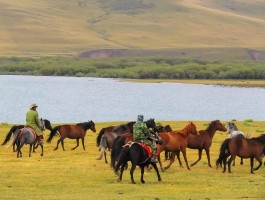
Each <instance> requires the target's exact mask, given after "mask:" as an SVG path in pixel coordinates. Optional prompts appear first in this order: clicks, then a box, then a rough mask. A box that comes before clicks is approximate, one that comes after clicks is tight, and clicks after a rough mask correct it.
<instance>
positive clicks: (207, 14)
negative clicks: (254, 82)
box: [0, 0, 265, 56]
mask: <svg viewBox="0 0 265 200" xmlns="http://www.w3.org/2000/svg"><path fill="white" fill-rule="evenodd" d="M0 6H1V12H0V52H1V55H6V56H14V55H15V56H18V55H28V56H29V55H62V54H64V55H68V54H75V53H78V52H80V51H85V50H91V49H105V48H122V49H165V48H168V49H176V48H180V49H184V48H190V49H196V48H202V49H203V48H211V47H215V48H227V49H228V50H229V48H231V47H239V48H242V49H243V48H251V49H256V50H264V44H265V39H264V37H262V35H263V33H264V31H265V26H264V24H265V22H264V8H265V5H264V3H263V2H262V1H261V0H252V1H248V2H247V1H244V2H239V1H236V0H232V1H218V0H204V1H198V0H186V1H172V0H163V1H161V0H143V1H128V0H127V1H124V0H111V1H110V0H98V1H92V0H80V1H63V0H57V1H54V0H39V1H34V0H26V1H23V2H22V1H19V0H13V1H9V0H0ZM18 33H19V34H18ZM202 52H204V53H207V49H206V50H205V51H202ZM235 53H237V52H235ZM211 55H213V56H214V55H215V52H214V51H213V52H211ZM230 55H233V54H228V56H230Z"/></svg>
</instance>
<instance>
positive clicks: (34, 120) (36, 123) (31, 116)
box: [26, 103, 43, 144]
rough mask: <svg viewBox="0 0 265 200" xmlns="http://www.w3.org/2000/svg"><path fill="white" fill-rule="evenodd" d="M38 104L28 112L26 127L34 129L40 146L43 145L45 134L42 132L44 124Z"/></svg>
mask: <svg viewBox="0 0 265 200" xmlns="http://www.w3.org/2000/svg"><path fill="white" fill-rule="evenodd" d="M37 107H38V106H37V104H35V103H34V104H32V105H31V106H30V109H29V111H28V112H27V115H26V127H27V126H29V127H31V128H33V129H34V130H35V132H36V134H37V136H38V141H37V142H38V144H42V139H43V132H42V128H43V127H42V124H41V121H40V118H39V114H38V112H37V110H36V109H37Z"/></svg>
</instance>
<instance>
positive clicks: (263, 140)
mask: <svg viewBox="0 0 265 200" xmlns="http://www.w3.org/2000/svg"><path fill="white" fill-rule="evenodd" d="M251 139H252V140H255V141H258V142H261V143H265V134H261V135H260V136H259V137H255V138H251Z"/></svg>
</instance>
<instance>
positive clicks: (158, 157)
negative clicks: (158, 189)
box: [157, 154, 165, 172]
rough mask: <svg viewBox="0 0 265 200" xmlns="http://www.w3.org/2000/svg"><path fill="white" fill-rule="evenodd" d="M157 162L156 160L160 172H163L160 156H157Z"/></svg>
mask: <svg viewBox="0 0 265 200" xmlns="http://www.w3.org/2000/svg"><path fill="white" fill-rule="evenodd" d="M157 160H158V163H159V165H160V169H161V171H162V172H164V171H165V170H164V168H163V166H162V162H161V158H160V154H159V155H157Z"/></svg>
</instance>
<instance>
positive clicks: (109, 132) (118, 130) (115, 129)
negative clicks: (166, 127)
mask: <svg viewBox="0 0 265 200" xmlns="http://www.w3.org/2000/svg"><path fill="white" fill-rule="evenodd" d="M135 123H136V122H135V121H132V122H128V123H127V124H121V125H118V126H109V127H106V128H102V129H101V131H100V132H99V134H98V137H97V146H99V147H100V155H99V157H98V158H97V160H101V159H102V157H103V155H104V158H105V163H108V161H107V157H106V156H107V153H106V149H109V150H110V149H111V148H112V144H113V141H114V139H115V138H116V137H117V136H119V135H121V134H124V133H132V132H133V125H134V124H135ZM144 123H145V124H146V126H147V128H151V129H154V128H155V126H156V124H155V120H154V119H149V120H147V121H145V122H144Z"/></svg>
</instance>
